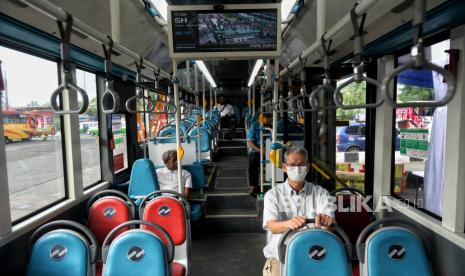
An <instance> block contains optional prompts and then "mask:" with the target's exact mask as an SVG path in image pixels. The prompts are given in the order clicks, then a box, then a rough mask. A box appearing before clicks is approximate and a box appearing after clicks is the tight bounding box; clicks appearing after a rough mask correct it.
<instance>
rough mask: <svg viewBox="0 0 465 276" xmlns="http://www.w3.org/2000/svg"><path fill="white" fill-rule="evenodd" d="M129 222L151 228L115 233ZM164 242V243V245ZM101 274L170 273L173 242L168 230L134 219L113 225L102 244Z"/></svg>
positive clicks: (116, 275) (162, 275) (113, 275)
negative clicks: (102, 266)
mask: <svg viewBox="0 0 465 276" xmlns="http://www.w3.org/2000/svg"><path fill="white" fill-rule="evenodd" d="M130 225H146V226H149V227H150V228H151V229H155V230H156V233H157V235H156V234H154V232H153V231H147V230H141V229H133V230H129V231H126V232H124V233H122V234H120V235H118V236H117V237H116V238H114V236H116V234H117V233H118V232H119V231H120V230H121V229H123V228H125V227H127V226H130ZM165 243H166V245H165ZM102 256H103V262H104V268H103V275H104V276H119V275H121V276H123V275H125V276H126V275H138V276H145V275H147V276H148V275H150V276H152V275H160V276H169V275H171V268H170V263H171V262H172V261H173V256H174V245H173V240H172V239H171V237H170V236H169V235H168V233H167V232H166V231H165V230H164V229H163V228H162V227H160V226H158V225H157V224H154V223H151V222H147V221H141V220H133V221H129V222H125V223H122V224H120V225H119V226H117V227H116V228H114V229H113V230H112V231H111V232H110V234H108V236H107V237H106V239H105V241H104V242H103V245H102Z"/></svg>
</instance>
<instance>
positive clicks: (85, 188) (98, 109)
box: [76, 66, 105, 190]
mask: <svg viewBox="0 0 465 276" xmlns="http://www.w3.org/2000/svg"><path fill="white" fill-rule="evenodd" d="M78 69H79V70H81V71H84V72H86V73H90V74H94V75H95V89H96V91H95V92H96V97H97V124H98V128H99V135H98V138H99V141H102V131H100V125H101V122H100V98H101V94H103V93H104V92H105V91H102V89H101V87H100V85H99V79H98V78H99V74H98V72H95V71H94V70H90V69H87V68H85V67H83V66H76V70H78ZM89 102H90V99H89ZM78 120H79V117H78ZM98 148H99V158H100V179H99V180H97V181H95V182H93V183H90V184H89V185H85V183H84V180H83V183H82V187H83V189H84V190H87V189H89V188H92V187H94V186H96V185H97V184H99V183H102V181H103V174H104V171H103V169H102V144H101V143H100V142H99V143H98ZM81 152H82V151H81ZM81 164H82V158H81ZM81 170H82V168H81Z"/></svg>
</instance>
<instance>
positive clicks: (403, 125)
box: [393, 40, 450, 216]
mask: <svg viewBox="0 0 465 276" xmlns="http://www.w3.org/2000/svg"><path fill="white" fill-rule="evenodd" d="M449 44H450V43H449V40H446V41H442V42H440V43H437V44H434V45H432V46H430V47H426V48H425V55H426V57H427V59H428V60H429V61H431V62H433V63H434V64H436V65H438V66H445V65H446V64H448V61H449V55H448V54H447V53H446V52H445V50H447V49H449ZM409 60H410V55H403V56H400V57H399V58H398V63H399V66H400V65H402V64H405V63H406V62H408V61H409ZM446 90H447V84H445V83H443V78H442V76H440V75H438V74H437V73H433V72H432V71H431V70H407V71H404V72H403V73H401V74H400V75H399V76H398V78H397V102H399V103H401V102H408V101H412V100H415V101H428V100H434V99H440V98H441V97H442V96H443V95H444V94H445V91H446ZM395 115H396V121H395V126H396V129H395V130H394V131H395V134H394V150H395V159H394V167H395V170H394V181H393V185H394V187H393V191H394V194H395V195H397V196H399V197H401V198H403V199H405V200H406V201H408V202H410V203H412V204H414V205H415V206H417V207H419V208H423V209H425V210H427V211H429V212H431V213H433V214H436V215H438V216H441V214H442V193H443V189H444V147H445V146H444V143H445V138H446V118H447V106H446V107H440V108H436V109H432V108H422V107H420V108H412V107H406V108H397V109H396V111H395Z"/></svg>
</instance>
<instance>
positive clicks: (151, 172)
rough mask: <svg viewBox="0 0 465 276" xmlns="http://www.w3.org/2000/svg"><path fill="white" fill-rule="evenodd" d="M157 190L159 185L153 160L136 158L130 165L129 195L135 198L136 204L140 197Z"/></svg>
mask: <svg viewBox="0 0 465 276" xmlns="http://www.w3.org/2000/svg"><path fill="white" fill-rule="evenodd" d="M157 190H160V185H159V183H158V179H157V173H156V171H155V166H154V165H153V162H152V161H151V160H150V159H139V160H136V162H134V165H132V171H131V179H130V180H129V190H128V195H129V197H130V198H131V199H132V200H136V205H138V204H137V203H138V201H139V199H140V198H143V197H144V196H146V195H148V194H150V193H151V192H154V191H157Z"/></svg>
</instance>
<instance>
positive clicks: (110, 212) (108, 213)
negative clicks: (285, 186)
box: [103, 207, 116, 218]
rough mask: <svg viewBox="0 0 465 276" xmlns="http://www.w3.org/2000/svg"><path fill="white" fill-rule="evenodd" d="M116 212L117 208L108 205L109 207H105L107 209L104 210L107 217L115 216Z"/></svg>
mask: <svg viewBox="0 0 465 276" xmlns="http://www.w3.org/2000/svg"><path fill="white" fill-rule="evenodd" d="M115 214H116V210H115V209H113V208H112V207H108V208H105V210H103V215H104V216H105V217H106V218H111V217H112V216H114V215H115Z"/></svg>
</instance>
